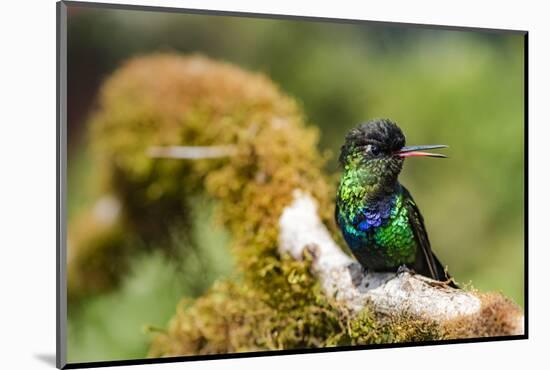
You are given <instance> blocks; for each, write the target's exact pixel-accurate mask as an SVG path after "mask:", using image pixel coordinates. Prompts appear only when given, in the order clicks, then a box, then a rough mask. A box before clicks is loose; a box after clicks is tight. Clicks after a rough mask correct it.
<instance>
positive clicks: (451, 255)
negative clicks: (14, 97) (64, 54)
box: [68, 6, 524, 362]
mask: <svg viewBox="0 0 550 370" xmlns="http://www.w3.org/2000/svg"><path fill="white" fill-rule="evenodd" d="M68 35H69V36H68V129H69V151H68V153H69V154H68V171H69V173H68V213H69V228H70V227H71V219H72V218H73V217H74V215H75V214H77V213H78V211H79V210H81V209H84V208H86V207H89V206H90V205H91V203H92V201H93V194H92V191H91V189H90V186H89V183H91V182H92V179H93V176H94V172H93V163H91V158H90V157H89V154H88V146H87V141H86V122H87V118H88V117H89V114H90V112H91V111H93V109H94V107H95V103H96V100H95V99H96V94H97V89H98V87H99V86H100V84H101V82H102V81H103V80H104V79H105V78H106V77H107V76H108V75H109V74H110V73H111V72H113V71H114V70H115V69H116V68H117V66H119V65H120V64H121V63H122V61H124V59H126V58H128V57H130V56H134V55H137V54H144V53H149V52H154V51H179V52H183V53H193V52H199V53H203V54H205V55H207V56H209V57H212V58H215V59H220V60H224V61H228V62H231V63H234V64H236V65H238V66H241V67H242V68H245V69H248V70H252V71H258V72H263V73H265V74H266V75H268V76H269V77H270V78H271V79H273V80H274V81H275V82H276V83H277V84H279V85H280V87H281V88H282V90H283V91H285V92H286V93H288V94H289V95H291V96H293V97H295V98H296V99H297V100H298V101H299V102H300V103H301V105H302V106H303V110H304V111H305V112H306V114H307V116H308V122H310V123H311V124H314V125H317V126H318V127H319V129H320V131H321V149H322V150H325V151H329V152H330V153H331V160H330V161H329V163H328V164H327V171H328V172H329V173H337V172H338V171H339V169H338V166H337V162H336V157H337V153H338V151H339V147H340V145H341V144H342V142H343V137H344V135H345V133H346V132H347V131H348V130H349V129H350V128H352V127H353V126H355V125H356V124H358V123H360V122H362V121H366V120H369V119H372V118H376V117H387V118H391V119H392V120H395V121H396V122H398V123H399V125H400V126H401V128H402V129H403V131H404V132H405V134H406V136H407V143H408V144H409V145H412V144H432V143H442V144H448V145H449V146H450V149H448V150H447V151H446V154H448V155H449V156H450V159H448V160H445V161H440V160H424V159H412V160H408V161H407V163H406V164H405V168H404V171H403V174H402V177H401V179H402V182H403V183H404V184H405V185H406V186H407V187H408V188H409V190H410V191H411V192H412V193H413V194H414V197H415V199H416V201H417V203H418V204H419V207H420V209H421V210H422V212H423V214H424V217H425V219H426V224H427V228H428V232H429V234H430V238H431V241H432V245H433V248H434V249H435V251H436V253H437V255H438V256H439V258H440V259H441V260H442V261H443V262H444V263H445V264H447V265H449V266H450V271H451V273H452V274H453V275H454V276H455V277H456V279H457V280H458V281H459V282H461V283H462V284H467V283H468V282H470V281H471V282H472V283H473V286H474V287H476V288H478V289H480V290H496V291H501V292H503V293H504V294H505V295H507V296H509V297H511V298H512V299H513V300H514V301H516V302H517V303H519V304H521V305H523V296H524V291H523V286H524V280H523V276H524V275H523V274H524V271H523V266H524V253H523V250H524V228H523V219H524V202H523V191H524V181H523V179H524V176H523V173H524V165H523V163H524V157H523V156H524V147H523V143H524V137H523V135H524V131H523V130H524V119H523V117H524V73H523V71H524V60H523V47H524V46H523V36H522V35H519V34H513V33H500V34H498V33H490V32H465V31H448V30H435V29H426V28H424V29H420V28H410V27H404V26H398V25H389V24H388V25H381V24H367V23H363V24H343V23H341V24H337V23H329V22H311V21H297V20H272V19H252V18H237V17H227V16H207V15H187V14H175V13H172V14H170V13H154V12H146V11H128V10H124V11H121V10H109V9H102V10H99V9H91V8H84V7H83V8H79V7H76V6H70V7H69V20H68ZM197 202H199V203H200V204H199V205H197V207H196V208H197V209H198V210H201V211H200V213H199V216H198V217H197V221H196V225H195V226H194V228H193V232H194V233H196V235H197V239H198V241H199V242H198V248H187V246H186V245H185V242H181V243H179V244H180V245H181V246H180V247H181V248H183V249H186V250H187V252H186V253H182V254H181V256H183V257H182V259H183V261H179V262H180V263H175V262H174V261H172V260H170V259H169V258H168V257H166V256H165V255H164V254H162V253H156V252H153V253H152V254H151V253H149V254H144V255H139V256H136V257H135V258H134V260H133V261H131V268H130V273H129V274H128V275H127V276H125V277H124V278H123V280H122V283H121V284H120V286H119V287H118V288H117V289H116V290H115V291H111V292H108V293H105V294H100V295H95V296H92V297H87V298H85V299H83V300H82V301H80V302H79V303H78V304H77V305H75V306H74V307H69V341H68V357H69V361H71V362H74V361H78V362H80V361H93V360H98V359H102V360H110V359H124V358H143V357H144V356H145V355H146V353H147V346H148V340H149V335H148V333H149V332H151V331H154V330H156V329H155V327H161V328H162V327H165V326H166V323H167V321H168V320H169V318H170V317H171V316H172V315H173V313H174V312H175V307H176V304H177V302H178V301H179V299H180V298H181V297H195V296H197V295H200V294H201V293H202V292H203V291H204V290H205V289H206V288H207V287H208V286H209V285H210V284H211V283H212V282H213V281H214V280H215V279H216V278H218V277H220V276H227V275H230V274H231V272H232V262H231V258H230V255H229V252H228V251H227V250H226V244H227V240H228V239H229V236H228V235H226V234H225V233H224V231H223V230H216V229H214V232H213V231H212V227H211V226H209V219H210V217H211V215H210V213H211V212H210V210H211V208H212V207H211V205H209V204H208V203H206V206H205V205H204V204H202V203H204V202H207V201H205V200H197ZM175 234H176V235H174V238H176V239H177V238H178V235H177V232H175ZM184 239H185V238H182V240H184ZM176 244H177V243H176Z"/></svg>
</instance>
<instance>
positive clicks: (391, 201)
mask: <svg viewBox="0 0 550 370" xmlns="http://www.w3.org/2000/svg"><path fill="white" fill-rule="evenodd" d="M395 200H396V195H395V194H394V195H391V196H389V197H386V198H382V199H380V200H379V201H377V202H373V203H372V204H369V205H367V206H366V207H365V208H363V209H362V210H361V212H359V213H358V214H357V215H356V216H355V220H354V224H355V225H357V228H358V229H359V230H361V231H367V230H369V229H370V228H372V227H378V226H381V225H382V224H383V223H384V221H386V220H387V219H389V218H390V215H391V211H392V209H393V206H394V205H395Z"/></svg>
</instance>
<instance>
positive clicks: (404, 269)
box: [395, 264, 416, 275]
mask: <svg viewBox="0 0 550 370" xmlns="http://www.w3.org/2000/svg"><path fill="white" fill-rule="evenodd" d="M405 272H408V273H409V274H411V275H414V274H416V273H415V272H414V270H411V269H410V268H408V267H407V265H405V264H403V265H401V266H399V268H398V269H397V272H396V273H395V274H396V275H401V274H403V273H405Z"/></svg>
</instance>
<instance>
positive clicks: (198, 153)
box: [147, 145, 237, 159]
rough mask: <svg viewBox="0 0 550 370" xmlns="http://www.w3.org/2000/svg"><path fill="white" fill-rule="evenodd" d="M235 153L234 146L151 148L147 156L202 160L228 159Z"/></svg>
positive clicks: (235, 148)
mask: <svg viewBox="0 0 550 370" xmlns="http://www.w3.org/2000/svg"><path fill="white" fill-rule="evenodd" d="M236 153H237V147H236V146H234V145H212V146H152V147H149V149H148V150H147V154H148V155H149V156H150V157H152V158H173V159H203V158H223V157H230V156H233V155H235V154H236Z"/></svg>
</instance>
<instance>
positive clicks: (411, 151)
mask: <svg viewBox="0 0 550 370" xmlns="http://www.w3.org/2000/svg"><path fill="white" fill-rule="evenodd" d="M441 148H448V146H447V145H416V146H404V147H403V148H401V150H399V151H398V152H397V153H396V154H397V155H398V156H400V157H402V158H405V157H434V158H447V156H446V155H443V154H439V153H428V152H422V151H421V150H431V149H441Z"/></svg>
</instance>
